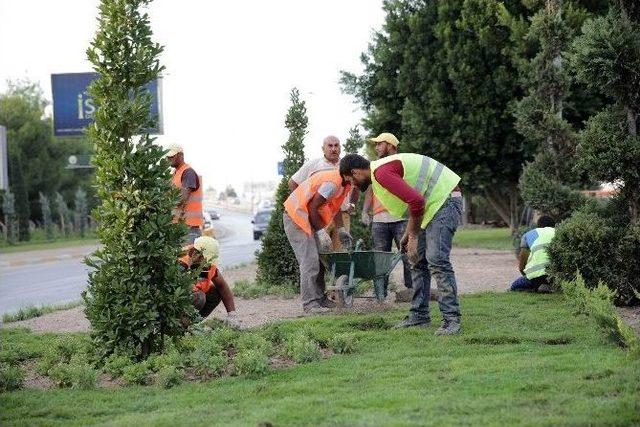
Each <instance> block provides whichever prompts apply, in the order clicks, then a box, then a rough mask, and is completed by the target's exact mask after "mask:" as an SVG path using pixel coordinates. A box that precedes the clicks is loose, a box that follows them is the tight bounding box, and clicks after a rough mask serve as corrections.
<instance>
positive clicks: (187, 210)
mask: <svg viewBox="0 0 640 427" xmlns="http://www.w3.org/2000/svg"><path fill="white" fill-rule="evenodd" d="M168 150H169V151H168V152H167V154H166V156H167V158H168V159H169V161H170V162H171V167H172V168H174V172H173V178H172V182H173V185H174V186H176V188H178V189H179V190H180V201H179V202H178V205H177V206H176V207H175V209H174V210H173V221H174V222H182V221H184V222H185V224H186V225H187V227H189V231H188V233H187V236H186V242H187V243H193V242H194V240H195V239H196V238H197V237H199V236H201V235H202V228H203V227H204V217H203V215H202V179H201V177H199V176H198V174H197V173H196V171H195V170H193V168H192V167H191V166H189V165H188V164H187V163H185V162H184V153H183V150H182V147H181V146H180V145H178V144H171V145H170V146H169V147H168Z"/></svg>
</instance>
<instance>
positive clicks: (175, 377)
mask: <svg viewBox="0 0 640 427" xmlns="http://www.w3.org/2000/svg"><path fill="white" fill-rule="evenodd" d="M183 379H184V374H183V373H182V371H181V370H179V369H176V368H175V367H174V366H165V367H163V368H162V369H160V370H159V371H158V377H157V378H156V384H157V385H158V386H159V387H162V388H171V387H173V386H176V385H178V384H180V383H181V382H182V380H183Z"/></svg>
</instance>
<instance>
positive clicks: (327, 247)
mask: <svg viewBox="0 0 640 427" xmlns="http://www.w3.org/2000/svg"><path fill="white" fill-rule="evenodd" d="M316 242H317V243H318V250H319V251H320V253H328V252H331V249H332V245H331V237H329V233H327V230H325V229H324V228H323V229H322V230H318V231H316Z"/></svg>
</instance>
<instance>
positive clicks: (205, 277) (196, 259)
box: [179, 236, 240, 327]
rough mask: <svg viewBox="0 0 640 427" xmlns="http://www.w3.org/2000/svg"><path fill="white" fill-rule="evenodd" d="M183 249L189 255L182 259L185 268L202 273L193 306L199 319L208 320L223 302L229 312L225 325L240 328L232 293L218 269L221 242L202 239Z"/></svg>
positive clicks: (196, 285) (206, 238) (194, 288)
mask: <svg viewBox="0 0 640 427" xmlns="http://www.w3.org/2000/svg"><path fill="white" fill-rule="evenodd" d="M184 249H185V250H186V255H184V256H183V257H181V258H180V259H179V262H180V264H181V265H182V266H183V268H185V269H186V270H196V269H199V270H200V277H199V278H198V281H197V282H196V283H195V285H193V305H194V307H195V308H196V310H198V312H199V314H200V316H201V317H202V318H203V319H204V318H206V317H207V316H209V315H210V314H211V312H212V311H213V310H214V309H215V308H216V307H217V306H218V304H220V301H222V304H224V307H225V308H226V309H227V319H226V320H225V323H226V324H228V325H229V326H232V327H240V322H239V320H238V318H237V316H236V304H235V301H234V298H233V292H232V291H231V288H230V287H229V285H228V284H227V281H226V280H225V279H224V277H222V273H221V272H220V270H218V268H217V266H216V261H217V260H218V257H219V255H220V245H219V244H218V241H217V240H216V239H214V238H213V237H209V236H202V237H198V238H197V239H195V241H194V242H193V245H189V246H187V247H185V248H184Z"/></svg>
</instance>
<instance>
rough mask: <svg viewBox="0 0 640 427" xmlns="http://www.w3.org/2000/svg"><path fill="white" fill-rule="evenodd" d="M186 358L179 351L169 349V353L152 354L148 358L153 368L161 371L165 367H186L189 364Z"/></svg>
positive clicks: (155, 370)
mask: <svg viewBox="0 0 640 427" xmlns="http://www.w3.org/2000/svg"><path fill="white" fill-rule="evenodd" d="M186 359H187V358H186V357H185V356H184V355H182V354H180V353H178V352H177V351H169V352H168V353H162V354H158V355H154V356H151V357H150V358H149V359H148V360H149V367H150V368H151V370H152V371H154V372H159V371H161V370H163V369H165V368H184V367H185V365H186V364H187V360H186Z"/></svg>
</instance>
